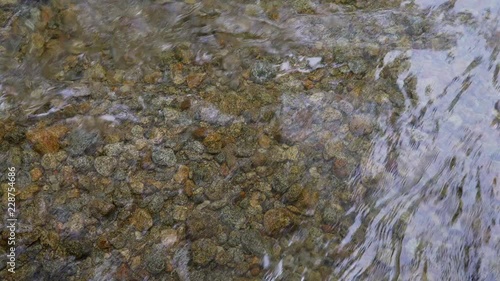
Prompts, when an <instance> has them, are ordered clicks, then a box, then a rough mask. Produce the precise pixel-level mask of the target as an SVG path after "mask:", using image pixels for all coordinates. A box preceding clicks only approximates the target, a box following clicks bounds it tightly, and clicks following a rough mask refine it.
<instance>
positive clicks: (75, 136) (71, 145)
mask: <svg viewBox="0 0 500 281" xmlns="http://www.w3.org/2000/svg"><path fill="white" fill-rule="evenodd" d="M97 139H98V134H97V133H96V132H87V131H85V130H83V129H76V130H74V131H72V132H71V133H70V134H69V135H68V138H67V140H68V147H67V148H66V150H67V151H68V152H69V154H71V155H81V154H83V153H84V152H85V150H87V148H89V147H91V146H92V145H93V144H94V143H96V142H97Z"/></svg>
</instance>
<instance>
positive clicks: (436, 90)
mask: <svg viewBox="0 0 500 281" xmlns="http://www.w3.org/2000/svg"><path fill="white" fill-rule="evenodd" d="M422 2H424V1H422ZM465 2H466V1H458V2H457V3H455V7H454V8H453V9H452V10H451V11H450V12H443V14H442V16H444V17H452V16H453V15H457V14H456V13H457V12H468V10H469V9H470V8H473V10H472V12H473V13H472V14H475V15H478V16H480V17H482V16H484V15H486V14H488V17H487V18H486V19H481V18H479V19H477V20H479V22H480V24H478V23H474V24H472V25H469V24H453V23H452V24H449V25H448V24H443V26H441V28H442V30H443V31H446V30H448V31H458V32H459V33H460V37H459V39H458V40H457V43H456V45H455V46H454V47H453V48H451V49H449V50H444V51H433V50H428V49H425V50H415V49H413V50H408V51H406V52H404V53H401V52H399V51H397V52H390V53H388V54H387V55H386V58H393V57H397V56H400V57H405V59H408V61H409V62H410V66H409V68H408V69H407V71H405V72H403V73H401V74H400V75H399V76H398V85H399V86H400V89H401V91H403V92H404V93H405V95H406V97H407V104H406V106H407V110H406V111H405V112H404V113H403V114H402V116H401V117H400V118H399V119H398V121H397V122H396V125H395V126H394V127H391V126H388V127H387V128H388V129H387V130H386V131H385V132H384V134H383V135H381V136H380V137H379V138H378V140H377V141H376V142H375V144H374V149H373V152H372V162H375V163H379V164H382V165H384V164H386V163H387V161H395V165H393V170H392V171H391V173H389V174H386V175H385V176H384V178H383V180H382V182H381V183H380V184H379V191H377V192H376V193H375V194H373V196H372V198H370V199H369V200H367V201H366V202H364V203H362V204H360V205H359V206H357V207H356V213H357V214H358V215H357V219H358V220H361V221H363V223H368V225H369V226H368V228H367V229H366V230H362V229H361V228H359V223H357V224H354V225H353V226H352V227H351V229H350V232H349V233H350V235H348V236H347V237H346V238H345V239H344V241H343V243H341V244H340V247H339V249H343V248H344V247H352V248H351V249H352V250H353V251H354V252H353V254H352V255H351V256H350V257H349V258H347V259H345V260H344V261H343V262H341V263H340V264H339V267H338V268H337V272H338V273H339V274H340V275H341V276H342V277H341V279H342V280H497V279H498V278H499V277H500V271H499V268H500V263H499V262H498V259H496V258H495V256H499V255H500V235H499V233H500V228H499V226H498V223H499V220H500V217H499V215H498V214H499V210H500V196H499V195H500V189H499V186H498V183H497V182H498V178H499V176H500V173H499V171H500V163H499V162H498V160H497V159H496V154H498V147H499V146H498V145H499V142H498V140H499V137H500V133H499V131H498V129H496V128H495V127H494V126H492V120H494V119H495V118H496V117H495V116H496V114H498V113H496V112H495V110H494V104H495V102H496V101H497V100H498V98H499V97H500V95H499V87H498V84H497V83H496V81H497V79H498V73H497V72H496V71H495V70H494V69H495V67H496V66H497V65H498V63H499V60H498V57H497V53H498V51H497V50H498V49H497V48H498V47H499V46H498V41H495V40H494V39H493V40H491V37H490V36H491V34H494V33H495V32H498V16H499V13H498V5H497V4H496V3H491V2H490V3H487V4H485V5H486V7H485V6H481V7H478V6H475V7H471V6H470V5H468V4H467V3H465ZM420 4H423V5H426V3H420ZM466 4H467V5H466ZM483 8H484V9H483ZM493 37H496V36H495V35H493ZM389 60H390V59H386V60H385V61H386V62H387V61H389ZM411 76H413V77H415V78H416V80H417V83H416V87H415V89H414V93H409V91H408V88H407V87H406V86H405V84H406V82H407V78H408V77H411ZM410 91H411V90H410ZM415 94H416V96H413V95H415ZM410 99H413V100H415V99H416V100H417V102H415V103H412V102H408V101H409V100H410ZM391 128H392V129H391ZM393 158H395V160H392V159H393ZM361 231H365V232H364V234H362V237H363V238H362V239H361V241H355V242H353V241H351V239H352V235H353V233H355V232H361Z"/></svg>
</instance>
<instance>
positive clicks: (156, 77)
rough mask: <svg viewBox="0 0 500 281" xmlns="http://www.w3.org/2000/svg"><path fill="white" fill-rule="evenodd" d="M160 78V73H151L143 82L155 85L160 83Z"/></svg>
mask: <svg viewBox="0 0 500 281" xmlns="http://www.w3.org/2000/svg"><path fill="white" fill-rule="evenodd" d="M161 77H162V73H161V72H159V71H155V72H153V73H149V74H147V75H145V76H144V82H145V83H148V84H156V83H158V82H160V80H161Z"/></svg>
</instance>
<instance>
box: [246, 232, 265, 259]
mask: <svg viewBox="0 0 500 281" xmlns="http://www.w3.org/2000/svg"><path fill="white" fill-rule="evenodd" d="M240 241H241V245H242V246H243V249H245V250H246V251H248V252H250V253H251V254H253V255H256V256H262V255H265V254H266V252H268V251H267V249H266V246H265V244H264V241H263V240H262V235H261V234H260V233H259V232H258V231H257V230H253V229H248V230H244V231H242V232H241V235H240Z"/></svg>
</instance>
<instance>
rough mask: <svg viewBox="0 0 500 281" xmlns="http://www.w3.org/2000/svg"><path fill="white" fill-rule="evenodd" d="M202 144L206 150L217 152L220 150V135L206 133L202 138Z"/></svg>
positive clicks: (212, 152)
mask: <svg viewBox="0 0 500 281" xmlns="http://www.w3.org/2000/svg"><path fill="white" fill-rule="evenodd" d="M203 145H205V147H206V148H207V152H208V153H211V154H217V153H219V152H221V150H222V136H221V135H220V134H218V133H211V134H208V135H207V137H206V138H205V139H204V140H203Z"/></svg>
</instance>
